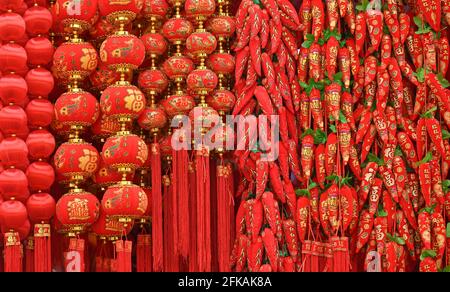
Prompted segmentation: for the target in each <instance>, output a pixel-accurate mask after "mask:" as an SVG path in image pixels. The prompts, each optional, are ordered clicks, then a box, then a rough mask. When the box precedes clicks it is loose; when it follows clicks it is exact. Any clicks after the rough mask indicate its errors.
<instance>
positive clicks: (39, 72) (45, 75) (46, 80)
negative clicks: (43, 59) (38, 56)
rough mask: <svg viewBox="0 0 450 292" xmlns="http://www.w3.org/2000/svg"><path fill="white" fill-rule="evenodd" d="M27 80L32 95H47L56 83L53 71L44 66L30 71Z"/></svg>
mask: <svg viewBox="0 0 450 292" xmlns="http://www.w3.org/2000/svg"><path fill="white" fill-rule="evenodd" d="M25 81H26V82H27V85H28V94H29V95H31V96H41V97H47V96H48V95H49V94H50V92H51V91H52V90H53V86H54V85H55V80H54V79H53V75H52V73H51V72H50V71H48V70H47V69H44V68H35V69H31V70H30V71H28V73H27V75H26V76H25Z"/></svg>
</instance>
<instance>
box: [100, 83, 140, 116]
mask: <svg viewBox="0 0 450 292" xmlns="http://www.w3.org/2000/svg"><path fill="white" fill-rule="evenodd" d="M145 104H146V100H145V96H144V94H143V93H142V92H141V91H140V90H139V88H137V87H136V86H134V85H131V84H127V83H126V82H125V83H118V84H114V85H111V86H109V87H108V88H106V89H105V90H104V91H103V93H102V96H101V98H100V107H101V110H102V112H103V114H104V115H106V116H108V117H113V118H117V119H120V118H125V119H137V118H138V117H139V115H140V114H141V113H142V111H143V110H144V108H145Z"/></svg>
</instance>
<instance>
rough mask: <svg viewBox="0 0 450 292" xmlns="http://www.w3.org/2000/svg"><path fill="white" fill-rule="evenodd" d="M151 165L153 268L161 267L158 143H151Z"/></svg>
mask: <svg viewBox="0 0 450 292" xmlns="http://www.w3.org/2000/svg"><path fill="white" fill-rule="evenodd" d="M151 155H152V157H151V166H152V240H153V244H152V248H153V252H152V254H153V270H154V271H155V272H161V271H162V269H163V213H162V208H163V207H162V195H161V181H162V180H161V152H160V149H159V144H158V143H153V144H151Z"/></svg>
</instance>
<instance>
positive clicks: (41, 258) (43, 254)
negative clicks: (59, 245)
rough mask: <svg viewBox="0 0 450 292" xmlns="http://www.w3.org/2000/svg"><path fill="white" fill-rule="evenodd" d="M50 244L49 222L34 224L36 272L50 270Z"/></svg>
mask: <svg viewBox="0 0 450 292" xmlns="http://www.w3.org/2000/svg"><path fill="white" fill-rule="evenodd" d="M51 249H52V245H51V240H50V224H35V225H34V270H35V271H36V272H51V271H52V256H51V253H52V251H51Z"/></svg>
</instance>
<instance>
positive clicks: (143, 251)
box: [136, 234, 152, 272]
mask: <svg viewBox="0 0 450 292" xmlns="http://www.w3.org/2000/svg"><path fill="white" fill-rule="evenodd" d="M151 240H152V238H151V236H150V234H139V235H138V236H137V245H136V271H137V272H151V271H152V247H151Z"/></svg>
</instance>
